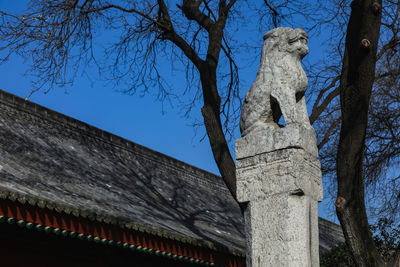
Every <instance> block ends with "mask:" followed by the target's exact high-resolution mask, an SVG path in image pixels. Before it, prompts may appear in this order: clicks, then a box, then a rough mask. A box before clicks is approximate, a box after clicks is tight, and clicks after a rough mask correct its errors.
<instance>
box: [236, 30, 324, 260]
mask: <svg viewBox="0 0 400 267" xmlns="http://www.w3.org/2000/svg"><path fill="white" fill-rule="evenodd" d="M307 53H308V48H307V34H306V33H305V32H304V31H303V30H301V29H295V30H294V29H291V28H277V29H274V30H271V31H269V32H268V33H267V34H266V35H265V36H264V45H263V50H262V56H261V64H260V68H259V71H258V73H257V77H256V80H255V82H254V83H253V85H252V87H251V89H250V90H249V92H247V94H246V100H245V103H244V105H243V109H242V115H241V121H240V127H241V132H242V138H240V139H238V140H236V147H235V153H236V180H237V184H236V185H237V189H236V193H237V198H238V200H239V202H247V203H248V205H247V208H246V210H245V216H244V217H245V233H246V245H247V255H246V257H247V258H246V261H247V267H267V266H271V267H272V266H273V267H279V266H282V267H283V266H285V267H286V266H293V267H294V266H299V267H300V266H301V267H303V266H311V267H316V266H319V255H318V246H319V242H318V201H322V197H323V196H322V193H323V191H322V179H321V166H320V162H319V161H318V149H317V145H316V142H317V140H316V135H315V132H314V129H313V128H312V127H311V125H310V122H309V119H308V114H307V109H306V104H305V99H304V93H305V90H306V88H307V77H306V75H305V73H304V70H303V69H302V67H301V64H300V63H301V59H302V58H303V57H304V56H305V55H306V54H307ZM281 115H283V117H284V119H285V123H286V127H282V126H279V125H278V121H279V119H280V117H281Z"/></svg>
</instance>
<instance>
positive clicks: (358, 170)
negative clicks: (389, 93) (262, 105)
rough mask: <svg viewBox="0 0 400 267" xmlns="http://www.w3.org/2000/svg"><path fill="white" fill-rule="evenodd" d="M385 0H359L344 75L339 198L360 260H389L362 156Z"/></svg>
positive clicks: (340, 214) (354, 6)
mask: <svg viewBox="0 0 400 267" xmlns="http://www.w3.org/2000/svg"><path fill="white" fill-rule="evenodd" d="M381 7H382V1H381V0H354V1H353V2H352V4H351V8H352V10H351V15H350V20H349V24H348V28H347V36H346V48H345V55H344V59H343V67H342V74H341V80H340V101H341V110H342V125H341V132H340V141H339V148H338V154H337V179H338V197H337V200H336V202H335V205H336V212H337V215H338V217H339V220H340V223H341V225H342V228H343V232H344V235H345V238H346V243H347V244H348V246H349V247H350V250H351V252H352V254H353V256H354V259H355V261H356V263H357V265H358V266H376V267H381V266H385V264H384V263H383V261H382V259H381V257H380V255H379V253H378V251H377V249H376V246H375V243H374V240H373V238H372V234H371V232H370V230H369V225H368V218H367V214H366V209H365V201H364V177H363V159H364V149H365V132H366V127H367V123H368V108H369V103H370V97H371V91H372V86H373V83H374V77H375V64H376V51H377V47H378V40H379V30H380V23H381V22H380V21H381Z"/></svg>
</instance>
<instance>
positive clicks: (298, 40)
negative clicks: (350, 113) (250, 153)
mask: <svg viewBox="0 0 400 267" xmlns="http://www.w3.org/2000/svg"><path fill="white" fill-rule="evenodd" d="M307 40H308V36H307V33H305V32H304V31H303V30H302V29H292V28H283V27H281V28H276V29H273V30H271V31H269V32H267V33H266V34H265V35H264V44H263V48H262V53H261V62H260V67H259V69H258V72H257V76H256V79H255V81H254V83H253V85H252V86H251V88H250V90H249V91H248V92H247V93H246V97H245V101H244V103H243V107H242V114H241V118H240V131H241V133H242V136H244V135H246V134H247V133H249V132H250V131H253V130H254V129H255V128H259V127H261V128H265V127H270V128H277V127H278V125H277V123H278V121H279V118H280V117H281V114H282V115H283V117H284V119H285V123H286V125H290V124H292V123H299V124H302V125H305V126H307V127H310V121H309V119H308V116H307V107H306V102H305V96H304V93H305V91H306V89H307V85H308V81H307V76H306V74H305V72H304V70H303V68H302V66H301V59H302V58H303V57H304V56H305V55H306V54H307V53H308V47H307Z"/></svg>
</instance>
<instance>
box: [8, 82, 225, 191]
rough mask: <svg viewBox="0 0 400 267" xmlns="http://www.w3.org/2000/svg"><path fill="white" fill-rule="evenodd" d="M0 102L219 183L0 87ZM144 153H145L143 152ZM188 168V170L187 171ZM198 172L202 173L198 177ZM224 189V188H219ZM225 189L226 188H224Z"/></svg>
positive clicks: (215, 178)
mask: <svg viewBox="0 0 400 267" xmlns="http://www.w3.org/2000/svg"><path fill="white" fill-rule="evenodd" d="M0 102H1V103H3V104H6V105H8V106H10V107H12V108H14V109H17V110H19V111H22V112H25V113H28V114H30V115H33V116H36V117H38V118H40V119H43V120H47V121H52V122H57V124H60V123H62V127H68V128H69V129H70V130H73V131H75V132H76V131H80V132H81V133H84V134H86V135H87V136H90V137H92V138H96V139H100V140H101V141H103V142H105V143H108V144H109V145H112V146H114V147H118V148H120V149H124V150H126V151H129V152H132V153H139V152H140V155H142V156H145V157H146V156H147V158H149V157H153V160H155V158H158V159H162V160H163V161H164V162H166V163H167V164H170V167H175V168H180V169H181V170H182V171H185V172H186V173H192V174H196V175H191V176H192V177H193V178H195V179H198V180H199V181H200V182H203V183H204V182H205V181H204V179H207V181H208V182H210V183H213V184H214V185H216V186H218V185H219V184H221V183H218V179H221V177H220V176H218V175H216V174H213V173H211V172H208V171H206V170H203V169H201V168H198V167H196V166H193V165H191V164H189V163H186V162H183V161H181V160H178V159H176V158H173V157H171V156H168V155H166V154H163V153H161V152H158V151H156V150H153V149H151V148H148V147H145V146H143V145H140V144H137V143H135V142H133V141H130V140H128V139H126V138H123V137H121V136H118V135H116V134H113V133H110V132H107V131H105V130H102V129H100V128H97V127H95V126H93V125H90V124H88V123H86V122H83V121H80V120H78V119H74V118H72V117H70V116H67V115H65V114H62V113H60V112H57V111H55V110H52V109H49V108H47V107H44V106H42V105H39V104H36V103H34V102H32V101H30V100H27V99H24V98H22V97H19V96H17V95H14V94H12V93H9V92H6V91H4V90H2V89H0ZM143 152H144V153H146V155H144V154H143ZM188 169H189V170H190V171H188ZM199 174H202V175H201V176H200V177H201V179H199V178H198V177H199ZM220 189H222V190H224V188H220ZM226 190H227V189H226Z"/></svg>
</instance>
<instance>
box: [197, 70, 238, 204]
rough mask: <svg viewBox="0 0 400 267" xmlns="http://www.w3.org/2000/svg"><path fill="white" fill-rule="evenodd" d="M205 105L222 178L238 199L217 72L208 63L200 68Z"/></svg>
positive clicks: (209, 134) (208, 128)
mask: <svg viewBox="0 0 400 267" xmlns="http://www.w3.org/2000/svg"><path fill="white" fill-rule="evenodd" d="M200 79H201V85H202V87H203V99H204V106H203V108H202V109H201V113H202V115H203V119H204V124H205V127H206V130H207V135H208V140H209V141H210V146H211V150H212V152H213V155H214V160H215V162H216V163H217V166H218V169H219V172H220V173H221V176H222V179H223V180H224V182H225V184H226V186H227V187H228V189H229V191H230V193H231V194H232V196H233V197H234V198H235V200H236V168H235V163H234V161H233V159H232V156H231V153H230V151H229V147H228V144H227V142H226V139H225V135H224V132H223V130H222V124H221V118H220V108H221V100H220V96H219V95H218V90H217V79H216V72H215V71H213V68H211V67H209V66H208V65H207V64H206V63H203V65H202V66H201V68H200Z"/></svg>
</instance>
